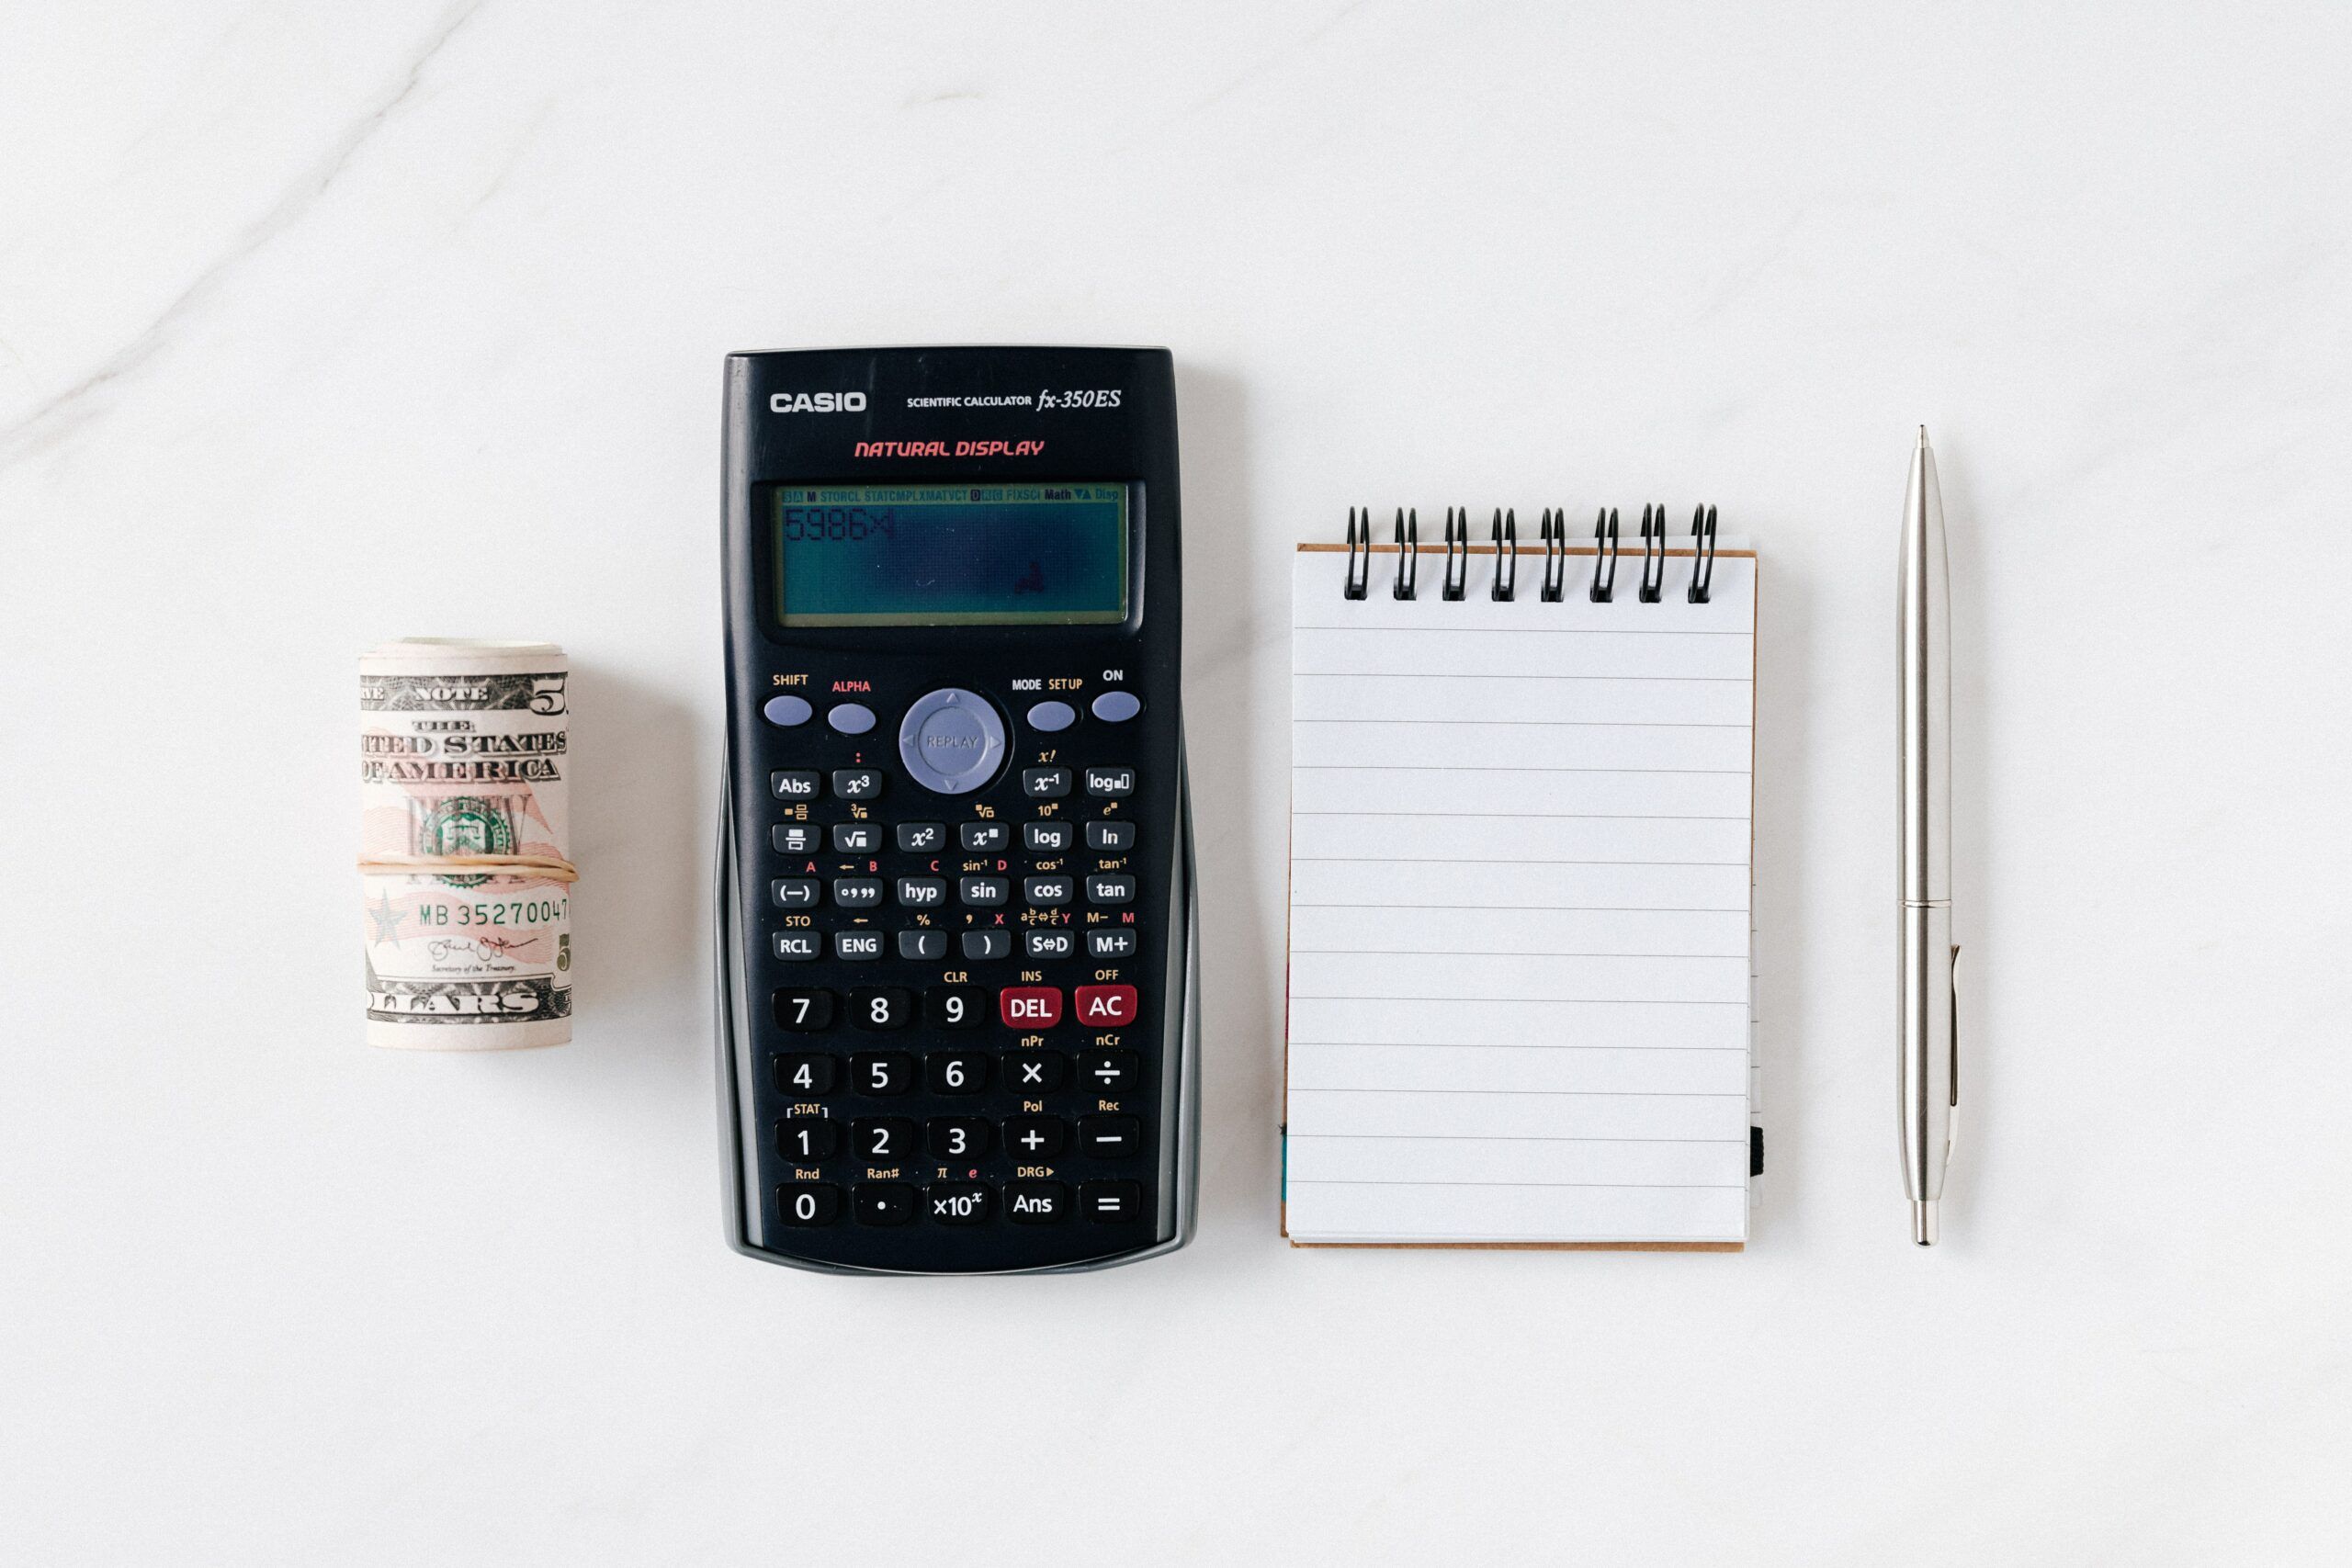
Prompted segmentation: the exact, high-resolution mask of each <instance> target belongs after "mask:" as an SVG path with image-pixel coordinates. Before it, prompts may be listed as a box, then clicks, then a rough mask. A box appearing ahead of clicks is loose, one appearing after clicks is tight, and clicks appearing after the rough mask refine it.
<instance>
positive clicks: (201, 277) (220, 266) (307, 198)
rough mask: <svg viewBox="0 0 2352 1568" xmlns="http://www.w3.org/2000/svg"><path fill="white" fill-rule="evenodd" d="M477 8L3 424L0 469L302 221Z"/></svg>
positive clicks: (435, 37)
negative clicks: (73, 375) (124, 325)
mask: <svg viewBox="0 0 2352 1568" xmlns="http://www.w3.org/2000/svg"><path fill="white" fill-rule="evenodd" d="M482 4H483V0H465V3H464V4H462V5H459V6H454V7H452V8H451V9H450V10H449V12H448V13H447V15H445V16H444V17H443V18H442V20H441V23H440V25H439V26H437V27H435V28H434V29H433V31H432V32H431V33H429V34H427V35H426V36H425V39H424V42H423V43H422V44H421V45H420V46H419V47H418V49H417V50H416V51H415V52H414V53H413V55H412V56H411V57H410V58H409V62H408V64H407V65H406V67H405V68H403V69H402V71H401V74H400V76H399V78H398V80H397V81H396V82H395V83H394V85H393V88H392V91H391V92H390V94H389V95H387V96H385V97H384V98H383V99H382V101H381V102H379V103H378V104H377V105H376V106H375V107H372V108H370V109H369V110H368V112H367V113H366V114H365V115H362V116H361V117H360V118H358V119H357V120H356V121H354V122H353V123H352V124H351V125H350V126H349V127H348V128H347V129H345V131H344V133H343V134H342V135H341V136H338V137H337V138H335V140H334V144H333V145H332V146H330V147H329V148H328V149H327V150H326V152H325V153H324V155H322V157H321V158H320V159H319V160H318V162H317V163H315V164H312V165H311V167H310V168H309V169H307V170H305V171H304V172H303V174H302V175H300V177H299V178H297V179H296V180H295V181H294V182H293V183H292V184H291V185H289V186H288V187H287V189H286V191H285V192H284V194H282V195H281V196H280V197H278V198H277V201H276V202H275V203H273V204H272V205H271V207H270V209H269V210H268V211H267V212H265V213H263V214H262V215H261V217H260V218H258V219H256V220H254V221H253V222H252V223H250V224H248V225H247V226H246V228H245V230H244V231H243V233H242V234H240V235H238V236H237V239H236V241H235V242H234V243H232V244H231V245H230V246H229V248H228V249H227V250H225V251H224V252H222V253H221V254H220V256H219V257H218V258H216V259H215V260H214V261H213V262H212V264H211V265H209V266H207V267H206V268H204V270H203V271H201V272H199V273H198V274H197V276H196V278H195V281H193V282H191V283H190V284H189V285H188V286H187V288H184V289H182V290H180V292H179V293H178V295H176V296H175V298H174V299H172V301H171V303H169V304H168V305H165V306H164V309H163V310H161V311H160V312H158V313H157V314H156V316H155V318H154V320H153V321H149V322H148V323H147V324H146V325H145V326H144V327H142V328H141V329H140V330H139V331H138V332H137V333H134V334H133V335H132V336H131V338H130V341H129V342H127V343H125V344H123V345H122V346H121V347H120V348H118V349H117V350H115V352H114V353H113V354H111V355H108V356H107V359H106V361H105V362H104V363H103V364H101V365H100V366H98V367H97V368H96V369H95V370H93V371H91V372H90V374H88V375H87V376H85V377H83V378H81V379H80V380H78V381H76V382H74V384H73V385H71V386H69V387H67V388H65V389H63V390H62V391H60V392H57V393H55V394H53V395H51V397H49V398H47V399H44V400H42V401H40V403H38V404H36V405H35V406H34V407H33V408H32V409H31V410H30V411H29V412H27V413H26V414H24V415H23V416H22V417H21V418H19V419H17V420H16V421H15V422H13V423H10V424H7V425H6V426H0V469H5V468H8V467H9V466H10V465H12V464H13V463H15V462H16V461H17V459H19V458H20V457H27V456H29V455H30V454H32V453H35V452H38V451H41V450H43V449H45V448H47V447H50V446H55V445H56V444H57V443H58V442H60V441H62V440H63V439H64V438H65V437H66V436H67V435H69V434H72V433H73V432H74V430H76V429H78V428H79V427H80V426H81V425H82V424H84V423H86V422H87V421H89V420H90V419H92V418H94V417H96V412H97V411H96V410H94V409H93V408H91V406H90V403H91V400H92V398H93V397H94V396H95V395H96V393H98V392H100V391H102V390H103V389H106V388H107V387H109V386H111V385H113V384H114V383H115V382H117V381H119V380H121V379H122V378H124V377H126V376H129V375H130V374H132V373H133V372H134V371H136V370H138V369H139V368H140V367H142V366H144V365H145V364H146V363H147V362H148V361H149V360H150V359H153V357H154V356H155V355H156V354H157V353H159V352H161V351H162V350H163V349H164V347H165V346H166V345H167V344H168V342H169V340H170V336H171V332H172V329H173V327H174V326H175V325H176V324H177V323H178V321H180V320H181V319H182V318H183V317H185V316H186V315H187V313H188V312H189V311H190V310H194V309H196V308H197V307H198V306H200V305H202V304H203V303H204V302H205V301H206V300H208V299H210V298H211V297H212V296H213V295H214V294H216V293H218V292H219V291H220V288H221V286H222V283H223V282H224V280H225V279H227V278H228V277H229V276H231V275H232V274H233V273H234V272H235V271H236V270H237V268H238V267H239V266H240V265H243V263H244V262H245V261H246V260H247V259H248V258H249V257H251V256H253V255H254V254H255V253H257V252H259V251H260V250H261V249H262V248H263V247H264V246H266V245H267V244H268V243H270V241H272V240H274V239H276V238H277V236H278V235H280V234H282V233H284V232H286V231H287V230H288V229H290V228H292V227H293V226H294V225H295V224H297V223H299V222H300V221H301V220H302V219H303V218H304V217H305V216H307V215H308V214H309V212H310V211H311V208H312V207H313V206H315V205H316V204H317V202H318V201H319V199H320V197H323V196H325V195H326V193H327V191H328V190H329V189H330V188H331V187H332V186H334V183H335V181H336V180H337V179H338V178H340V177H341V176H342V175H343V172H344V171H345V169H347V168H349V167H350V166H351V163H352V161H353V159H355V158H356V157H357V156H358V154H359V152H361V150H362V149H364V148H365V147H366V146H367V145H368V141H370V140H371V139H373V138H374V136H375V135H376V133H377V132H378V131H379V130H382V129H383V128H384V126H385V125H386V124H388V123H389V122H390V119H391V118H392V116H394V115H395V114H397V113H399V112H400V109H401V107H402V106H403V105H405V104H406V103H407V102H408V101H409V99H410V98H411V97H413V96H414V95H415V93H416V90H417V88H418V87H419V86H420V85H422V84H423V82H424V73H425V71H426V69H427V68H428V67H430V66H431V65H432V63H433V62H434V60H435V57H436V56H438V55H439V54H440V52H441V51H442V50H443V48H445V47H446V46H447V44H448V42H449V40H450V39H453V38H455V37H456V36H457V35H458V30H459V29H461V28H464V26H465V25H466V23H467V22H469V21H470V20H471V19H472V18H473V16H474V13H475V12H477V11H479V10H481V6H482Z"/></svg>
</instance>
